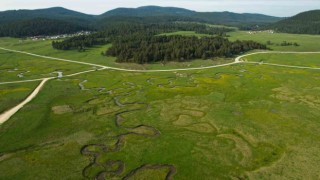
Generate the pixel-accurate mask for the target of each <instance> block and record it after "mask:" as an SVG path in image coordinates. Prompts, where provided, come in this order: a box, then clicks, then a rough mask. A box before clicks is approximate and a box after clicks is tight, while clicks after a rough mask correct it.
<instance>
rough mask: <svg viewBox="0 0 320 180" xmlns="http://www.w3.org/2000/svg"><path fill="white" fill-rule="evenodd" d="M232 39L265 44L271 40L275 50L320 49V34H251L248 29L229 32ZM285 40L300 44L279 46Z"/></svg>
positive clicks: (271, 46)
mask: <svg viewBox="0 0 320 180" xmlns="http://www.w3.org/2000/svg"><path fill="white" fill-rule="evenodd" d="M227 34H228V35H229V36H230V37H229V39H230V40H231V41H235V40H253V41H257V42H260V43H263V44H267V41H271V43H273V45H269V46H268V47H270V48H271V49H272V50H275V51H319V49H320V43H318V42H320V35H303V34H302V35H300V34H286V33H274V34H271V33H267V32H261V33H256V34H249V33H248V32H247V31H235V32H230V33H227ZM283 41H287V42H296V43H298V44H299V46H277V45H276V44H281V43H282V42H283Z"/></svg>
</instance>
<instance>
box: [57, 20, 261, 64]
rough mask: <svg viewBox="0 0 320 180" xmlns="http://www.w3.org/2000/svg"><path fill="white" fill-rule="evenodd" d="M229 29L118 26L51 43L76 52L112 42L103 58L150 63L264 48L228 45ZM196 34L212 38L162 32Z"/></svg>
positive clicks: (239, 43) (189, 25)
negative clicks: (110, 57)
mask: <svg viewBox="0 0 320 180" xmlns="http://www.w3.org/2000/svg"><path fill="white" fill-rule="evenodd" d="M233 30H234V29H231V28H224V27H212V26H208V25H203V24H198V23H166V24H128V23H126V24H118V25H114V26H110V27H108V28H107V29H106V30H104V31H101V32H98V33H95V34H91V35H88V36H79V37H73V38H69V39H67V40H64V41H53V42H52V46H53V48H56V49H61V50H69V49H78V50H79V51H84V50H85V49H86V48H88V47H91V46H94V45H101V44H106V43H112V47H111V48H110V49H108V50H106V52H103V55H107V56H116V57H117V61H118V62H134V63H140V64H143V63H151V62H159V61H161V62H163V63H165V62H167V61H187V60H192V59H200V58H201V59H209V58H214V57H232V56H233V55H236V54H239V53H243V52H246V51H249V50H252V49H266V46H265V45H262V44H259V43H256V42H253V41H236V42H230V41H229V40H227V39H226V38H225V36H226V32H230V31H233ZM175 31H195V32H196V33H204V34H208V35H212V36H211V37H204V38H198V37H195V36H194V37H186V36H163V35H159V34H161V33H168V32H175Z"/></svg>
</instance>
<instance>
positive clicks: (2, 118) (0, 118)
mask: <svg viewBox="0 0 320 180" xmlns="http://www.w3.org/2000/svg"><path fill="white" fill-rule="evenodd" d="M50 79H52V78H45V79H43V80H42V81H41V83H40V84H39V85H38V87H37V88H36V89H35V90H34V91H33V92H32V93H31V94H30V95H29V96H28V97H27V98H26V99H25V100H24V101H23V102H21V103H20V104H18V105H17V106H15V107H13V108H11V109H9V110H8V111H5V112H4V113H3V114H1V115H0V124H2V123H4V122H5V121H7V120H8V119H10V117H11V116H13V115H14V114H15V113H16V112H18V111H19V110H20V109H21V108H22V107H23V106H24V105H26V104H27V103H28V102H30V101H31V100H32V99H33V98H34V97H36V96H37V94H38V93H39V91H40V90H41V88H42V87H43V85H44V84H45V83H46V82H47V81H48V80H50Z"/></svg>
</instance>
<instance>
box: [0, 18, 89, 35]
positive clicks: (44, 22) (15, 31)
mask: <svg viewBox="0 0 320 180" xmlns="http://www.w3.org/2000/svg"><path fill="white" fill-rule="evenodd" d="M82 30H87V28H85V27H82V26H79V25H75V24H72V23H69V22H64V21H61V20H53V19H45V18H36V19H32V20H25V21H20V22H15V23H10V24H6V25H1V26H0V37H4V36H10V37H30V36H39V35H58V34H68V33H74V32H77V31H82Z"/></svg>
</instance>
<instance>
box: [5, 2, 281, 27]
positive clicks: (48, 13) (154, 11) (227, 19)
mask: <svg viewBox="0 0 320 180" xmlns="http://www.w3.org/2000/svg"><path fill="white" fill-rule="evenodd" d="M116 16H117V17H136V18H149V17H156V16H157V17H179V18H189V19H193V20H198V21H205V22H208V23H224V24H228V23H229V24H233V23H270V22H276V21H279V20H281V18H279V17H273V16H267V15H262V14H248V13H246V14H238V13H231V12H196V11H192V10H188V9H183V8H176V7H159V6H143V7H139V8H117V9H113V10H110V11H107V12H106V13H103V14H101V15H89V14H84V13H80V12H77V11H72V10H69V9H65V8H62V7H53V8H48V9H36V10H9V11H3V12H0V24H4V23H11V22H14V21H21V20H28V19H33V18H49V19H58V20H63V21H66V22H73V23H79V24H91V23H93V22H97V21H101V20H103V19H105V18H106V19H108V18H110V17H116Z"/></svg>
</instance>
